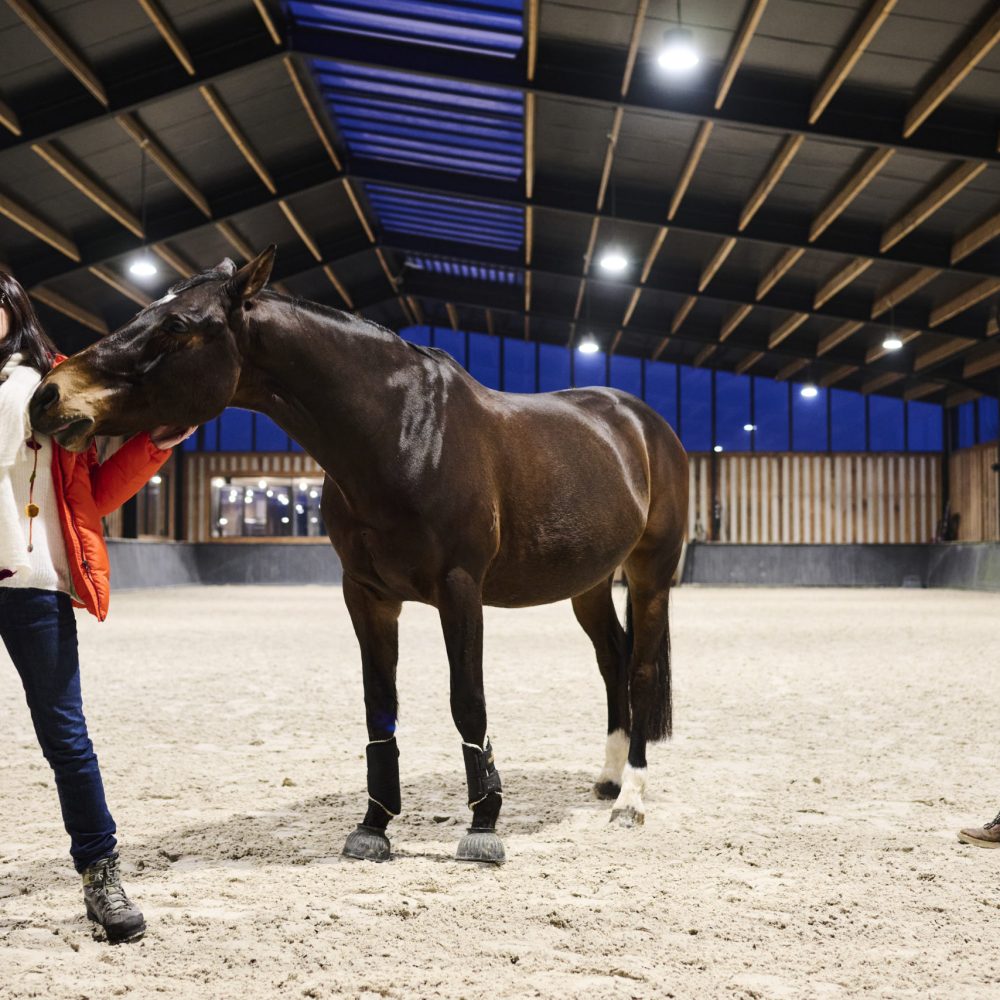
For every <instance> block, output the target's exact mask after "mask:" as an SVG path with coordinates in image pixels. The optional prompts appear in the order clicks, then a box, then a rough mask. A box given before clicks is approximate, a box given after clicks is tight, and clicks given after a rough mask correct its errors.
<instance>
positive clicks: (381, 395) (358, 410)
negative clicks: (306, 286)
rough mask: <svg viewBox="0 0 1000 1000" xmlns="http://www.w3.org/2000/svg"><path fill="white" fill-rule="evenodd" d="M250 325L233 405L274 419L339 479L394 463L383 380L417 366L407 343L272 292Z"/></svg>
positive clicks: (359, 477) (363, 474)
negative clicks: (287, 299)
mask: <svg viewBox="0 0 1000 1000" xmlns="http://www.w3.org/2000/svg"><path fill="white" fill-rule="evenodd" d="M253 323H254V330H253V331H252V333H251V335H250V336H249V337H248V344H247V347H246V349H245V354H244V358H243V371H242V375H241V377H240V382H239V385H238V386H237V390H236V394H235V396H234V397H233V401H232V402H233V405H234V406H241V407H245V408H247V409H252V410H258V411H260V412H261V413H264V414H266V415H267V416H269V417H271V419H272V420H274V421H275V422H276V423H277V424H278V425H279V426H280V427H282V429H284V430H285V431H287V432H288V433H289V434H290V435H291V436H292V437H293V438H294V439H295V440H296V441H298V443H299V444H301V445H302V447H303V448H305V450H306V451H307V452H308V453H309V454H310V455H312V457H313V458H315V459H316V461H317V462H319V464H320V465H321V466H322V467H323V468H324V469H325V470H326V471H327V472H328V473H329V474H331V475H332V476H334V478H336V479H337V480H338V481H342V480H343V479H345V478H351V479H354V480H357V481H361V480H365V479H368V478H371V473H372V470H373V469H374V468H377V467H378V466H379V465H381V462H380V459H384V460H386V461H391V459H392V454H391V451H392V448H393V446H394V445H395V439H396V436H395V435H392V434H387V433H386V424H387V421H386V413H385V396H386V385H387V382H388V380H389V379H390V378H392V377H393V376H394V375H396V374H397V373H398V372H399V371H400V370H401V369H405V368H406V367H407V366H409V365H412V364H413V359H412V357H411V354H410V349H409V348H408V346H407V345H406V344H405V343H404V342H403V341H401V340H400V339H399V338H398V337H396V336H395V335H394V334H391V333H389V332H388V331H386V330H382V329H381V328H379V327H377V326H375V325H374V324H371V323H366V322H365V321H364V320H359V319H357V318H355V317H353V316H350V315H348V314H346V313H336V314H331V313H326V312H320V311H318V310H313V309H311V308H309V307H308V306H307V307H304V308H302V307H298V306H296V305H295V304H293V303H291V302H288V301H285V300H280V299H273V298H270V297H268V298H266V299H263V300H262V301H261V303H260V305H259V306H258V307H257V309H256V310H255V316H254V320H253ZM389 423H391V421H389ZM382 451H385V452H386V454H385V455H384V456H383V455H381V454H380V453H381V452H382Z"/></svg>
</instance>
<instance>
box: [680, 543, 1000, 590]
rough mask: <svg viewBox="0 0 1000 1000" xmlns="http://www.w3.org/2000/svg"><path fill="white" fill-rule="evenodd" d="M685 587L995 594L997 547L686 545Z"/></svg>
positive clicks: (999, 580)
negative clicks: (931, 590) (929, 589)
mask: <svg viewBox="0 0 1000 1000" xmlns="http://www.w3.org/2000/svg"><path fill="white" fill-rule="evenodd" d="M683 579H684V583H700V584H709V585H713V586H718V585H725V584H733V585H740V586H770V587H955V588H960V589H964V590H997V591H1000V545H992V544H989V543H981V544H964V545H963V544H951V545H725V544H721V545H712V544H704V543H697V542H695V543H693V544H691V545H689V546H688V550H687V557H686V560H685V563H684V578H683Z"/></svg>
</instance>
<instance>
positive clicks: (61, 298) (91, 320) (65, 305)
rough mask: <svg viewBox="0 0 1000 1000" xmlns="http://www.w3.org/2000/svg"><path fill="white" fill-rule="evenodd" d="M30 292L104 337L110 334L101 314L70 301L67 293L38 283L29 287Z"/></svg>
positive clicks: (34, 296)
mask: <svg viewBox="0 0 1000 1000" xmlns="http://www.w3.org/2000/svg"><path fill="white" fill-rule="evenodd" d="M28 294H29V295H30V296H31V297H32V298H33V299H37V300H38V301H39V302H41V303H43V304H44V305H47V306H48V307H49V308H50V309H55V311H56V312H59V313H62V314H63V315H64V316H68V317H69V318H70V319H72V320H75V321H76V322H77V323H79V324H80V325H81V326H85V327H87V328H88V329H90V330H93V331H94V333H98V334H100V335H101V336H102V337H106V336H107V335H108V324H107V323H105V322H104V320H103V319H101V317H100V316H95V315H94V314H93V313H92V312H89V311H88V310H86V309H84V308H83V307H82V306H79V305H77V304H76V303H75V302H72V301H70V300H69V299H68V298H66V296H65V295H60V294H59V293H58V292H54V291H53V290H52V289H51V288H45V287H44V286H43V285H36V286H35V287H34V288H29V289H28Z"/></svg>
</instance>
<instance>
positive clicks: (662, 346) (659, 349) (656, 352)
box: [649, 337, 670, 361]
mask: <svg viewBox="0 0 1000 1000" xmlns="http://www.w3.org/2000/svg"><path fill="white" fill-rule="evenodd" d="M669 343H670V338H669V337H664V338H663V339H662V340H661V341H660V342H659V343H658V344H657V345H656V347H655V348H654V349H653V353H652V354H651V355H650V356H649V360H650V361H658V360H659V358H660V355H661V354H662V353H663V352H664V351H665V350H666V348H667V344H669Z"/></svg>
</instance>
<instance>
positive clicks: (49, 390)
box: [35, 382, 59, 413]
mask: <svg viewBox="0 0 1000 1000" xmlns="http://www.w3.org/2000/svg"><path fill="white" fill-rule="evenodd" d="M58 401H59V386H57V385H56V384H55V383H53V382H49V384H48V385H43V386H42V388H41V389H39V390H38V392H37V393H35V406H36V407H37V412H38V413H43V412H44V411H45V410H48V409H49V408H50V407H52V406H54V405H55V404H56V403H57V402H58Z"/></svg>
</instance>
